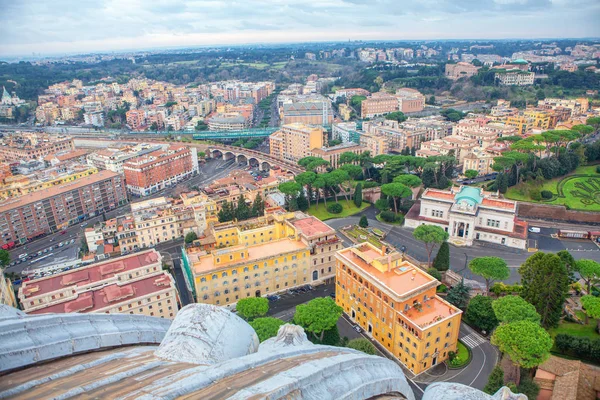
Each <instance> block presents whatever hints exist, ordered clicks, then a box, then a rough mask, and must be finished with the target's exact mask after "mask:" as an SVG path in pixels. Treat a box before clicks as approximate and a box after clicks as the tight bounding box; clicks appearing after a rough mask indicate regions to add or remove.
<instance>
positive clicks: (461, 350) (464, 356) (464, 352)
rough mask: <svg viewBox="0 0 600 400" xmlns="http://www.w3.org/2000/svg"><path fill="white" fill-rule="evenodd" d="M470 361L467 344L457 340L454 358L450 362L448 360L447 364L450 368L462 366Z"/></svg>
mask: <svg viewBox="0 0 600 400" xmlns="http://www.w3.org/2000/svg"><path fill="white" fill-rule="evenodd" d="M470 362H471V352H470V351H469V349H468V348H467V346H465V345H464V344H463V342H461V341H460V340H459V341H458V346H457V350H456V358H454V360H453V361H452V362H450V361H448V366H449V367H450V368H463V367H464V366H465V365H467V364H469V363H470Z"/></svg>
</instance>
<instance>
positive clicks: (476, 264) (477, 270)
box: [469, 257, 510, 296]
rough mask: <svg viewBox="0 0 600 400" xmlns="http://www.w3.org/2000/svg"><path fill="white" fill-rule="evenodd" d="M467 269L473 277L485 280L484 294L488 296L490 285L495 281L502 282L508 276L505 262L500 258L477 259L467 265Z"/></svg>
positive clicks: (508, 272) (508, 271)
mask: <svg viewBox="0 0 600 400" xmlns="http://www.w3.org/2000/svg"><path fill="white" fill-rule="evenodd" d="M469 269H470V270H471V272H472V273H474V274H475V275H479V276H481V277H482V278H483V279H485V293H486V294H487V295H488V296H489V295H490V285H491V284H492V282H493V281H495V280H501V281H502V280H504V279H507V278H508V277H509V276H510V270H509V269H508V266H507V265H506V261H504V260H503V259H501V258H500V257H477V258H474V259H473V260H471V262H470V263H469Z"/></svg>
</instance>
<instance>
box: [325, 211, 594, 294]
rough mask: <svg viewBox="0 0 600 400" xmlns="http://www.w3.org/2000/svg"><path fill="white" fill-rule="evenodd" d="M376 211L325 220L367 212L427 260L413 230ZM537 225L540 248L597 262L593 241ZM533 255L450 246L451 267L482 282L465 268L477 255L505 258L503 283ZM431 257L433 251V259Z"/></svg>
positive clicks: (337, 222)
mask: <svg viewBox="0 0 600 400" xmlns="http://www.w3.org/2000/svg"><path fill="white" fill-rule="evenodd" d="M375 213H376V210H375V209H374V208H373V207H369V208H367V209H366V210H364V211H362V212H361V213H360V214H358V215H356V216H353V217H347V218H338V219H331V220H328V221H327V224H328V225H329V226H331V227H332V228H334V229H337V230H339V229H340V228H341V227H343V226H347V225H352V224H358V221H359V219H360V216H361V215H366V216H367V219H368V221H369V226H370V227H374V228H378V229H381V230H382V231H384V232H386V233H387V235H386V238H385V241H386V242H388V243H389V244H391V245H393V246H394V247H396V248H397V249H400V248H401V247H402V246H406V253H407V254H408V255H409V256H411V257H414V258H416V259H417V260H419V261H422V262H427V252H426V250H425V247H424V246H423V244H422V243H421V242H419V241H418V240H416V239H415V238H414V237H413V236H412V229H409V228H405V227H400V226H397V225H389V224H385V223H381V222H379V221H377V220H376V219H375ZM534 226H535V225H534ZM540 228H541V232H540V233H530V234H529V238H530V239H533V240H535V241H537V244H538V250H539V251H545V252H553V253H555V252H557V251H560V250H568V251H570V252H571V254H572V255H573V257H574V258H575V259H582V258H586V259H592V260H596V261H599V262H600V248H598V246H597V245H596V244H594V243H593V242H591V241H589V240H559V239H557V238H553V237H552V236H551V235H552V234H555V233H556V232H557V229H556V228H549V227H540ZM532 254H533V253H529V252H527V251H525V250H518V249H512V248H509V247H505V246H501V245H496V244H492V243H482V242H477V243H475V244H474V245H473V246H469V247H456V246H453V245H450V269H451V270H453V271H455V272H459V273H460V274H461V275H462V276H464V277H465V279H470V280H474V281H477V282H479V283H483V282H484V280H483V279H482V278H481V277H479V276H477V275H473V274H472V273H471V271H470V270H469V269H468V268H465V267H466V265H467V264H468V262H469V261H470V260H472V259H473V258H476V257H483V256H495V257H501V258H503V259H504V260H506V263H507V264H508V266H509V267H510V270H511V275H510V277H509V278H508V279H507V280H506V281H505V282H506V283H516V282H519V281H520V276H519V273H518V268H519V267H520V266H521V264H523V263H524V262H525V260H527V258H528V257H529V256H531V255H532ZM434 256H435V250H434V254H433V255H432V258H433V257H434Z"/></svg>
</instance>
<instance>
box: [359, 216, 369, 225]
mask: <svg viewBox="0 0 600 400" xmlns="http://www.w3.org/2000/svg"><path fill="white" fill-rule="evenodd" d="M358 226H360V227H361V228H366V227H367V226H369V221H368V220H367V216H366V215H362V216H361V217H360V221H359V222H358Z"/></svg>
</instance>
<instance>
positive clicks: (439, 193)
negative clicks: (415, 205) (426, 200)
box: [422, 189, 454, 201]
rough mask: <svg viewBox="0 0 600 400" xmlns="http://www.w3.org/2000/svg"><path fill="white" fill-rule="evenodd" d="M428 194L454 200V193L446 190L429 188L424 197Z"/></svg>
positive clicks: (435, 197) (441, 198) (440, 198)
mask: <svg viewBox="0 0 600 400" xmlns="http://www.w3.org/2000/svg"><path fill="white" fill-rule="evenodd" d="M426 196H427V197H432V198H434V199H439V200H446V201H454V193H452V192H449V191H445V190H434V189H427V190H425V192H424V193H423V196H422V197H426Z"/></svg>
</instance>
